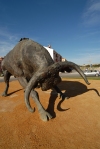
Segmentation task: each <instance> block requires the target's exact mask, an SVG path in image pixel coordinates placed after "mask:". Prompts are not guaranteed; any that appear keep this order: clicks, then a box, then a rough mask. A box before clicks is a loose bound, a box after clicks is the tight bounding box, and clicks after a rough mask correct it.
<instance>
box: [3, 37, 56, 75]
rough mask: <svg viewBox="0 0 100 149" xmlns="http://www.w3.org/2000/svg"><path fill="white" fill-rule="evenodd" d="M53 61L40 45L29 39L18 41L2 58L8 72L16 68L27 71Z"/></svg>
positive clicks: (50, 63)
mask: <svg viewBox="0 0 100 149" xmlns="http://www.w3.org/2000/svg"><path fill="white" fill-rule="evenodd" d="M53 63H54V61H53V60H52V58H51V56H50V54H49V52H48V51H47V50H46V49H45V48H44V47H43V46H42V45H40V44H38V43H37V42H34V41H32V40H29V39H27V40H22V41H20V42H19V43H18V44H17V45H16V46H15V47H14V48H13V49H12V50H11V51H10V52H9V53H8V54H7V55H6V56H5V59H4V66H5V68H6V69H7V70H8V71H9V72H10V73H14V71H15V69H16V68H19V69H29V70H28V71H31V72H32V71H36V70H38V69H39V67H43V68H44V67H48V66H50V65H52V64H53ZM26 66H27V67H26Z"/></svg>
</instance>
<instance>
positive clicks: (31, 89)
mask: <svg viewBox="0 0 100 149" xmlns="http://www.w3.org/2000/svg"><path fill="white" fill-rule="evenodd" d="M71 69H75V70H76V71H77V72H78V73H79V74H80V75H81V76H82V78H83V79H84V80H85V82H86V83H87V84H89V82H88V80H87V78H86V76H85V75H84V73H83V71H82V70H81V69H80V67H79V66H78V65H76V64H75V63H73V62H69V61H67V62H57V63H54V61H53V59H52V58H51V56H50V54H49V52H48V51H47V50H46V49H45V48H44V47H43V46H42V45H40V44H39V43H37V42H34V41H32V40H30V39H29V38H21V40H20V41H19V43H18V44H17V45H16V46H15V47H14V48H13V49H12V50H11V51H10V52H9V53H8V54H7V55H6V56H5V58H4V60H3V61H2V70H3V73H4V80H5V84H6V86H5V90H4V92H3V94H2V96H7V92H8V88H9V79H10V76H11V75H13V76H15V77H16V78H17V79H18V81H19V83H20V84H21V86H22V87H23V88H25V92H24V94H25V104H26V107H27V108H28V110H29V111H30V112H34V109H33V108H32V107H31V105H30V101H29V96H30V95H31V97H32V99H33V100H34V102H35V103H36V105H37V108H38V111H39V114H40V118H41V119H42V120H43V121H47V120H49V119H51V118H52V116H51V115H50V113H48V112H47V111H46V110H45V109H44V108H43V106H42V104H41V103H40V101H39V96H38V93H37V92H36V91H35V88H36V87H37V86H38V85H40V87H41V89H42V91H46V90H49V89H52V88H53V89H55V90H56V92H57V93H58V94H59V95H60V97H63V98H64V94H63V93H62V92H61V90H60V89H59V88H58V87H57V84H58V83H60V82H61V78H60V76H59V72H63V71H67V72H70V71H71Z"/></svg>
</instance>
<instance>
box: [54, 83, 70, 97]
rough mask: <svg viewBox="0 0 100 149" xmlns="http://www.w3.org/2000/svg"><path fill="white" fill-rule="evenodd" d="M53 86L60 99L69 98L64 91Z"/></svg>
mask: <svg viewBox="0 0 100 149" xmlns="http://www.w3.org/2000/svg"><path fill="white" fill-rule="evenodd" d="M53 88H54V89H55V91H56V92H57V93H58V96H59V98H61V99H68V98H69V97H67V96H66V95H65V94H64V93H62V92H61V90H60V89H59V88H58V87H57V86H54V87H53Z"/></svg>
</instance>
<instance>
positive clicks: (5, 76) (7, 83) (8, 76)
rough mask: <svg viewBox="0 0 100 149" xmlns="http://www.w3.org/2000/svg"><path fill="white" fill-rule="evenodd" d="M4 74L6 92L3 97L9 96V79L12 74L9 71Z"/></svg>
mask: <svg viewBox="0 0 100 149" xmlns="http://www.w3.org/2000/svg"><path fill="white" fill-rule="evenodd" d="M3 74H4V81H5V85H6V86H5V90H4V92H3V93H2V96H7V93H8V88H9V79H10V76H11V74H10V73H9V72H8V71H7V70H5V71H3Z"/></svg>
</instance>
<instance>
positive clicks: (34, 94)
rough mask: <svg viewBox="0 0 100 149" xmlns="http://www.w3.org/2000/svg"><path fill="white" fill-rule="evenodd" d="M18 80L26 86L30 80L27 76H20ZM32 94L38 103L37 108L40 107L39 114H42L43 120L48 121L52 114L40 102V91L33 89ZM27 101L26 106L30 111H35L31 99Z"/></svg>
mask: <svg viewBox="0 0 100 149" xmlns="http://www.w3.org/2000/svg"><path fill="white" fill-rule="evenodd" d="M18 80H19V83H20V84H21V86H23V87H24V88H26V86H27V84H28V81H27V80H26V79H25V78H22V77H20V78H18ZM30 94H31V97H32V99H33V100H34V102H35V104H36V105H37V108H38V111H39V114H40V118H41V119H42V120H43V121H47V120H48V119H51V118H52V116H51V115H50V114H49V113H48V112H47V111H45V109H44V108H43V106H42V104H41V103H40V101H39V95H38V93H37V92H36V91H35V90H31V93H30ZM25 103H26V106H27V108H28V110H29V111H30V112H34V109H32V107H31V105H30V101H29V100H28V101H27V102H25Z"/></svg>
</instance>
